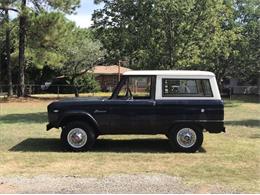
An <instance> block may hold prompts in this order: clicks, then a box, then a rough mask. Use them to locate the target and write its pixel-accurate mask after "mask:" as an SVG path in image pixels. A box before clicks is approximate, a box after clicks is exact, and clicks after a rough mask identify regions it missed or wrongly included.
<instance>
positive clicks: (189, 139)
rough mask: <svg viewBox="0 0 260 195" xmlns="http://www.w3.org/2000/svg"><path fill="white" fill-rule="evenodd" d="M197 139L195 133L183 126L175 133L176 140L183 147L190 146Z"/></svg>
mask: <svg viewBox="0 0 260 195" xmlns="http://www.w3.org/2000/svg"><path fill="white" fill-rule="evenodd" d="M196 141H197V135H196V133H195V131H194V130H193V129H191V128H183V129H181V130H179V131H178V133H177V142H178V144H179V145H180V146H181V147H183V148H190V147H192V146H193V145H194V144H195V143H196Z"/></svg>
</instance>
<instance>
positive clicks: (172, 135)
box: [168, 124, 203, 152]
mask: <svg viewBox="0 0 260 195" xmlns="http://www.w3.org/2000/svg"><path fill="white" fill-rule="evenodd" d="M168 136H169V141H170V144H171V146H172V148H173V150H174V151H180V152H196V151H197V150H198V149H199V148H200V147H201V145H202V142H203V132H202V130H201V129H200V128H198V127H197V126H196V125H185V124H183V125H176V126H175V127H174V128H173V129H172V130H171V131H170V132H169V134H168Z"/></svg>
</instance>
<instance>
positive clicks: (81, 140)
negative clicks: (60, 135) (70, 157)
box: [67, 128, 88, 148]
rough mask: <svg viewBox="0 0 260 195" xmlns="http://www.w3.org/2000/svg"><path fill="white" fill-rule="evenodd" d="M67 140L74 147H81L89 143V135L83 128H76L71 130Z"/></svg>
mask: <svg viewBox="0 0 260 195" xmlns="http://www.w3.org/2000/svg"><path fill="white" fill-rule="evenodd" d="M67 140H68V143H69V145H71V146H72V147H73V148H81V147H83V146H84V145H85V144H86V143H87V140H88V136H87V133H86V132H85V131H84V130H83V129H81V128H75V129H71V130H70V132H69V133H68V136H67Z"/></svg>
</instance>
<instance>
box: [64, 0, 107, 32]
mask: <svg viewBox="0 0 260 195" xmlns="http://www.w3.org/2000/svg"><path fill="white" fill-rule="evenodd" d="M102 6H103V5H102V4H101V5H95V4H94V0H81V6H80V8H79V9H77V14H74V15H67V18H68V19H70V20H72V21H74V22H76V24H77V25H78V26H80V27H82V28H86V27H90V25H91V24H92V21H91V17H92V14H93V12H94V10H95V9H99V8H101V7H102Z"/></svg>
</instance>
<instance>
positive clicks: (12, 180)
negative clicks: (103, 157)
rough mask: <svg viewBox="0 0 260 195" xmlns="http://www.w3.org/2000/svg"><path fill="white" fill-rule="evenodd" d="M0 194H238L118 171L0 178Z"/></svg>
mask: <svg viewBox="0 0 260 195" xmlns="http://www.w3.org/2000/svg"><path fill="white" fill-rule="evenodd" d="M0 193H104V194H106V193H115V194H117V193H183V194H184V193H238V192H237V191H235V190H230V189H229V190H227V189H225V188H223V187H222V186H218V185H216V186H188V185H187V184H185V182H184V181H183V180H182V179H181V178H179V177H173V176H169V175H165V174H134V175H129V174H118V175H111V176H106V177H103V178H94V177H72V176H64V177H52V176H48V175H39V176H34V177H31V178H26V177H0Z"/></svg>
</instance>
